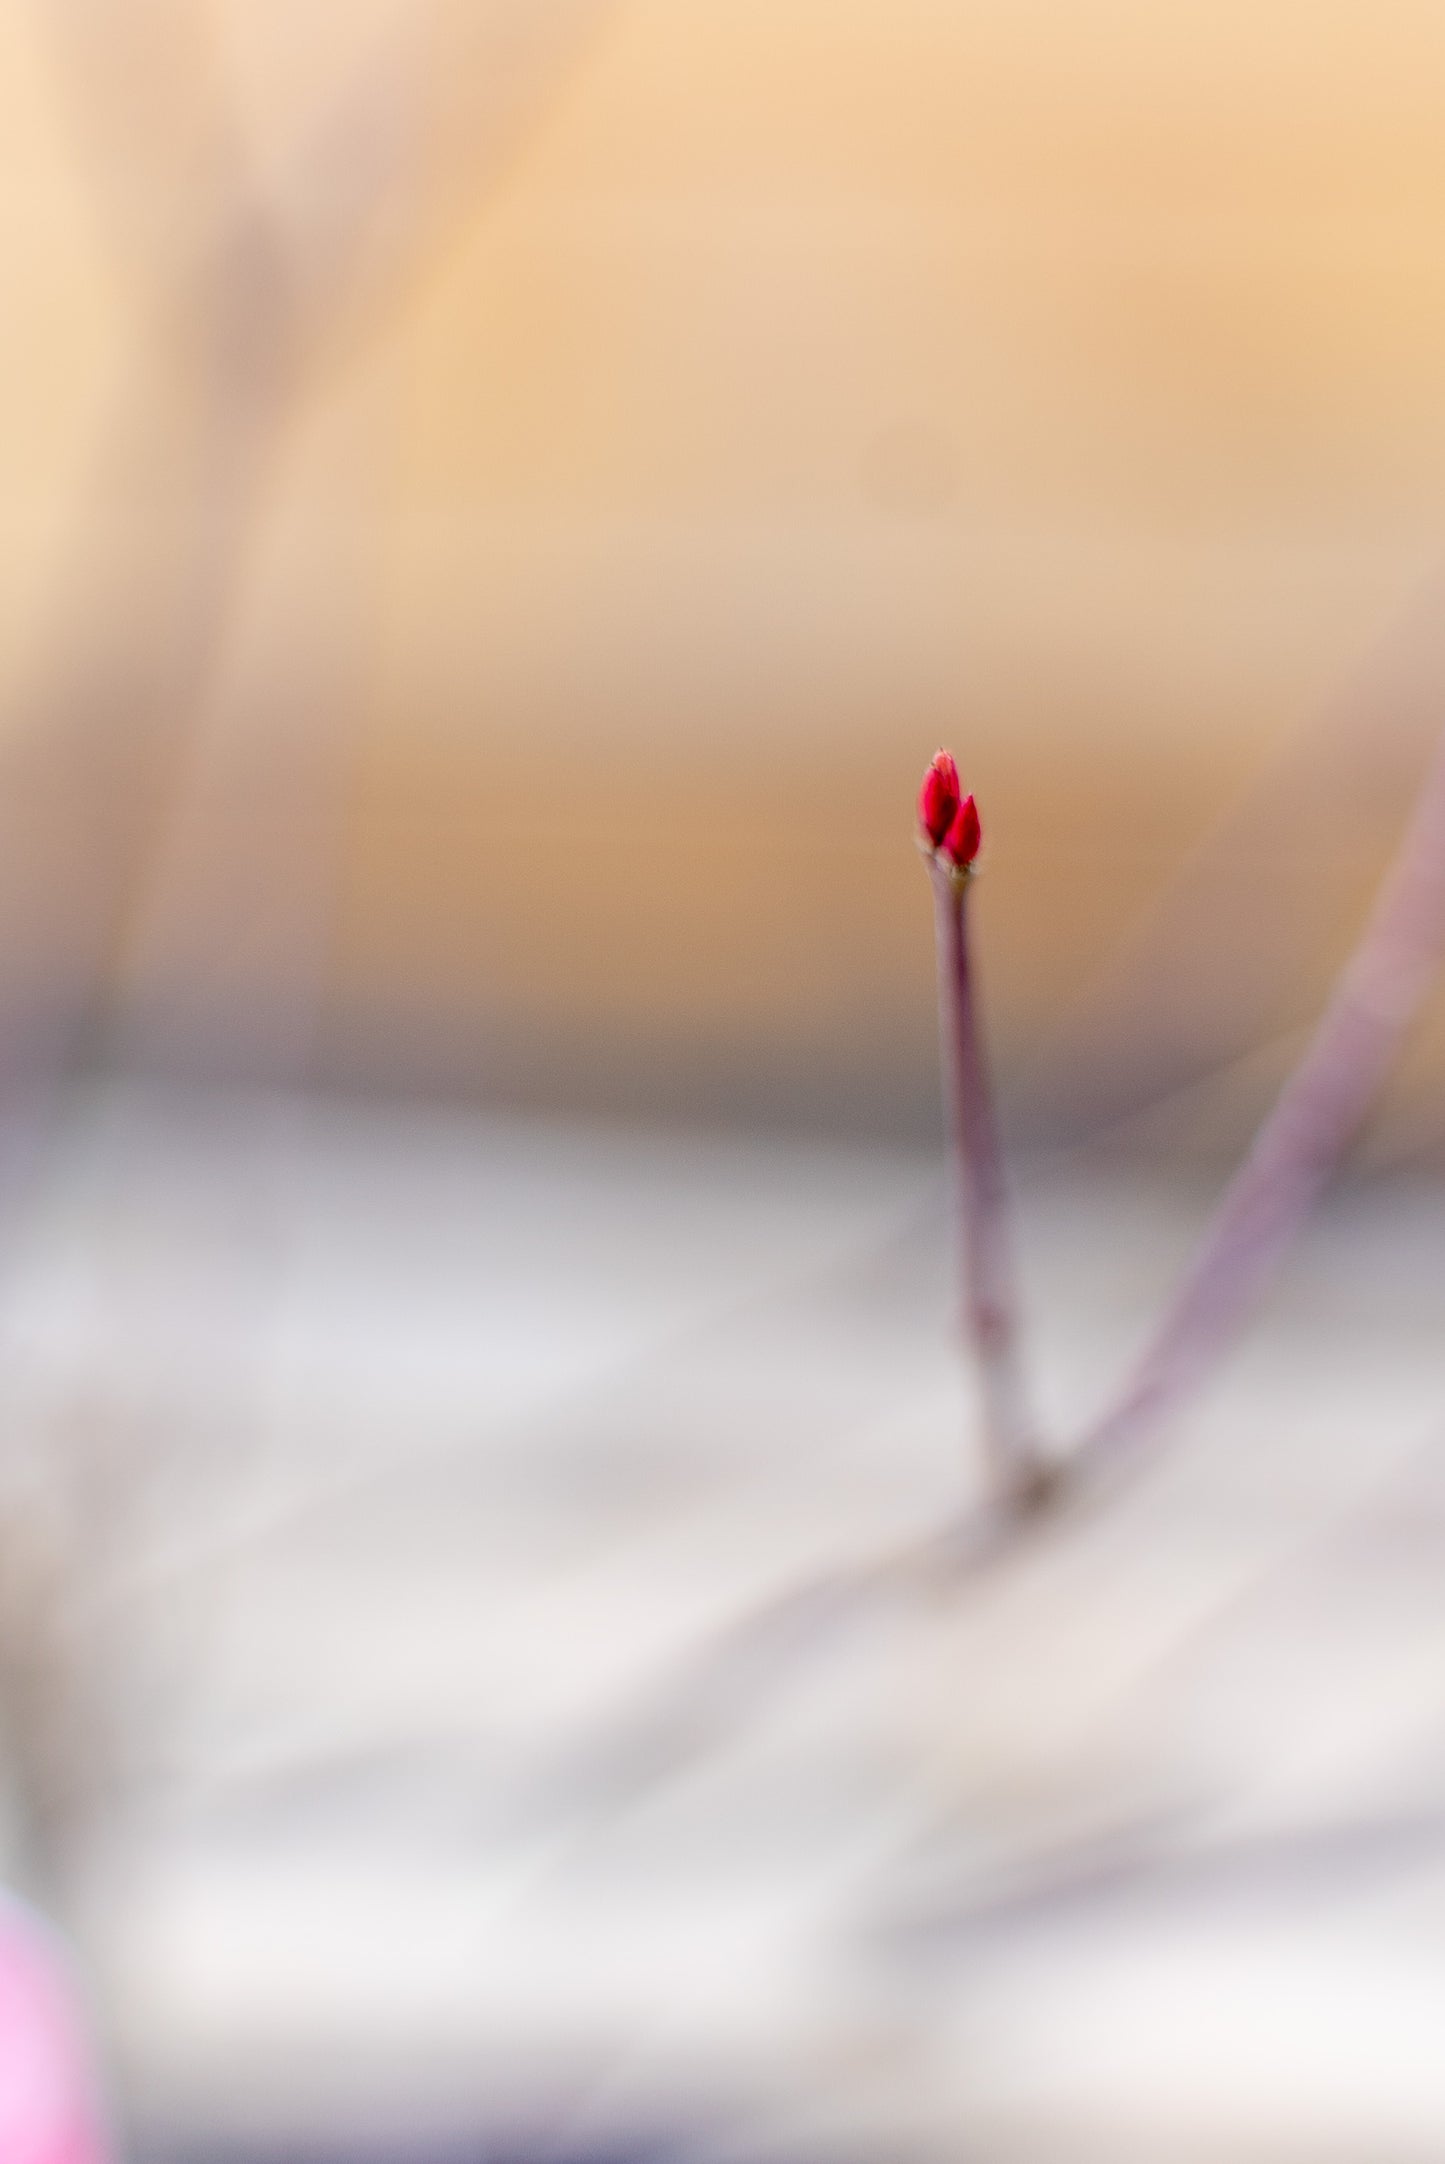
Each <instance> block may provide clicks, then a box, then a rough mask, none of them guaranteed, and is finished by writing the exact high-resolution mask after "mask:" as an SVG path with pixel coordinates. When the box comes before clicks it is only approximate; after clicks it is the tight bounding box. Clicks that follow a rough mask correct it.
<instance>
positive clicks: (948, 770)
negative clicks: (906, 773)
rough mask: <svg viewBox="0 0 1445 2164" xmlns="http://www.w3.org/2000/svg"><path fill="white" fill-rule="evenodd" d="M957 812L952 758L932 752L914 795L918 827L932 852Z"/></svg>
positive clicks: (955, 772)
mask: <svg viewBox="0 0 1445 2164" xmlns="http://www.w3.org/2000/svg"><path fill="white" fill-rule="evenodd" d="M958 808H959V799H958V768H957V767H956V766H955V765H954V763H953V754H952V752H947V751H936V752H935V753H934V755H933V759H932V762H931V764H930V766H929V769H928V772H927V773H926V774H925V775H924V777H923V787H922V788H921V789H920V790H919V792H918V824H919V825H920V826H921V827H922V829H923V831H924V833H925V835H926V836H927V837H928V841H929V844H930V846H931V847H932V848H934V849H939V848H941V847H942V845H943V839H944V836H945V835H946V834H947V832H948V830H949V828H950V826H951V825H952V824H953V819H954V815H955V813H956V812H957V811H958Z"/></svg>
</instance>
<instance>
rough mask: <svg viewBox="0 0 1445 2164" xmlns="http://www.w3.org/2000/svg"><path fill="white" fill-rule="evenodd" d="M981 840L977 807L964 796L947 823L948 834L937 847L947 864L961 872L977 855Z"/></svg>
mask: <svg viewBox="0 0 1445 2164" xmlns="http://www.w3.org/2000/svg"><path fill="white" fill-rule="evenodd" d="M982 840H983V828H982V826H981V825H980V824H979V817H978V806H977V805H976V804H975V803H974V801H973V798H972V796H971V795H970V796H966V797H965V798H964V800H963V802H962V803H961V804H960V805H959V807H958V810H957V811H956V812H955V813H954V815H953V817H952V819H951V820H950V821H949V825H948V832H947V833H946V834H945V835H944V837H943V840H942V841H941V842H940V843H939V845H938V846H939V848H940V849H941V850H942V852H943V854H944V855H945V856H946V857H947V859H948V861H949V863H950V864H955V865H957V866H958V868H959V870H960V871H963V870H965V869H966V868H967V867H968V866H969V865H970V864H972V862H973V860H974V858H975V857H976V856H977V855H978V851H979V844H980V843H981V842H982Z"/></svg>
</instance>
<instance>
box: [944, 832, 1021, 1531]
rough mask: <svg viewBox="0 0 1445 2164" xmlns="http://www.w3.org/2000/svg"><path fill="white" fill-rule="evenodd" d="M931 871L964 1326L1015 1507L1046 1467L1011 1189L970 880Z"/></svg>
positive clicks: (991, 1448)
mask: <svg viewBox="0 0 1445 2164" xmlns="http://www.w3.org/2000/svg"><path fill="white" fill-rule="evenodd" d="M929 870H930V873H931V876H932V879H933V899H934V908H935V913H936V920H937V931H938V941H937V947H938V1012H939V1022H940V1033H941V1037H942V1048H943V1068H944V1088H945V1095H946V1102H947V1109H948V1118H949V1126H950V1129H951V1132H952V1140H953V1160H954V1177H955V1179H956V1181H957V1187H958V1228H959V1248H960V1260H961V1262H962V1268H963V1289H964V1308H963V1324H964V1332H965V1335H966V1337H967V1339H968V1341H969V1343H970V1344H971V1346H972V1348H973V1355H974V1363H975V1369H976V1373H977V1376H978V1385H979V1392H980V1396H981V1399H982V1413H983V1448H984V1456H985V1461H986V1465H987V1470H988V1476H989V1482H990V1486H991V1488H992V1490H993V1493H994V1497H995V1499H996V1500H997V1501H999V1502H1001V1503H1003V1504H1004V1505H1005V1506H1007V1507H1009V1508H1017V1507H1020V1506H1023V1505H1026V1504H1028V1503H1030V1502H1032V1501H1035V1500H1036V1499H1037V1498H1038V1496H1039V1494H1040V1492H1041V1490H1042V1488H1043V1486H1044V1484H1045V1477H1046V1474H1045V1461H1044V1460H1043V1458H1042V1456H1041V1455H1040V1452H1039V1447H1038V1438H1037V1430H1036V1428H1035V1426H1034V1423H1033V1421H1032V1419H1031V1418H1030V1415H1029V1412H1028V1408H1027V1399H1026V1393H1025V1390H1024V1385H1023V1374H1022V1365H1021V1362H1020V1358H1019V1324H1018V1300H1017V1296H1016V1292H1015V1286H1014V1264H1013V1245H1012V1240H1011V1236H1010V1228H1009V1206H1008V1191H1007V1184H1006V1182H1005V1179H1004V1169H1003V1156H1002V1152H1001V1151H1000V1148H999V1138H998V1125H997V1122H996V1119H995V1117H994V1107H993V1092H992V1089H991V1087H990V1083H989V1071H988V1061H987V1059H986V1057H985V1054H984V1045H983V1030H982V1024H981V1021H980V1016H979V1001H978V997H977V993H976V989H975V984H974V975H973V967H972V962H971V959H970V955H969V943H968V894H969V889H970V887H971V886H972V884H973V882H972V879H971V877H970V876H969V875H968V874H967V873H963V874H955V873H953V872H952V871H951V870H950V869H949V867H948V866H947V865H945V864H944V863H943V862H942V861H941V860H940V859H939V858H938V857H934V858H932V860H931V861H930V865H929Z"/></svg>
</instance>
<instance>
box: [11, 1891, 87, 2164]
mask: <svg viewBox="0 0 1445 2164" xmlns="http://www.w3.org/2000/svg"><path fill="white" fill-rule="evenodd" d="M109 2159H110V2151H109V2149H108V2147H107V2144H106V2142H105V2140H104V2137H103V2135H102V2132H101V2125H100V2114H99V2110H98V2108H97V2103H96V2089H95V2081H94V2075H93V2071H92V2066H91V2059H90V2051H89V2047H88V2044H87V2040H86V2033H85V2023H84V2020H83V2017H82V2015H81V2011H80V2006H79V2002H78V1999H77V1995H76V1992H75V1989H74V1987H73V1985H72V1984H71V1982H70V1979H69V1977H68V1975H67V1973H66V1966H65V1962H64V1958H63V1956H62V1954H61V1952H60V1949H59V1947H58V1945H57V1943H56V1941H55V1940H54V1939H53V1938H52V1937H51V1934H50V1933H49V1932H48V1931H47V1930H46V1928H45V1926H44V1925H43V1924H42V1923H41V1922H40V1921H39V1919H38V1918H35V1917H32V1916H30V1915H29V1914H28V1913H27V1912H26V1910H25V1909H23V1908H22V1907H21V1906H20V1905H19V1904H18V1903H17V1902H14V1901H11V1900H7V1899H5V1898H4V1897H0V2164H109Z"/></svg>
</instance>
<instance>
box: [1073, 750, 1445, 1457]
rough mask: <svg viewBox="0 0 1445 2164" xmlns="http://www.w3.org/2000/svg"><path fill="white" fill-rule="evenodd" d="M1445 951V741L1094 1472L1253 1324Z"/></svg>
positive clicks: (1095, 1452) (1093, 1443)
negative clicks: (1260, 1299) (1360, 929)
mask: <svg viewBox="0 0 1445 2164" xmlns="http://www.w3.org/2000/svg"><path fill="white" fill-rule="evenodd" d="M1442 941H1445V735H1442V737H1441V740H1440V744H1439V746H1438V747H1437V749H1436V752H1435V756H1434V760H1433V762H1432V764H1431V767H1430V771H1429V773H1428V774H1427V776H1426V779H1425V783H1424V786H1423V788H1422V790H1421V792H1420V796H1419V799H1418V801H1417V803H1416V806H1415V810H1414V813H1413V815H1412V816H1411V819H1410V823H1409V826H1408V827H1407V828H1406V831H1405V835H1404V838H1403V840H1402V841H1401V843H1400V846H1399V849H1398V851H1397V852H1396V856H1395V859H1394V862H1393V864H1392V865H1391V868H1390V870H1389V872H1388V874H1387V876H1386V879H1385V883H1384V886H1383V887H1382V888H1381V890H1380V894H1379V897H1378V899H1377V901H1376V903H1375V906H1374V909H1373V910H1372V912H1371V914H1370V919H1369V922H1368V924H1367V925H1366V927H1365V931H1364V933H1363V935H1362V937H1361V939H1360V942H1359V945H1358V946H1357V947H1356V949H1355V951H1354V954H1353V955H1352V956H1351V958H1350V960H1349V962H1348V963H1347V964H1346V966H1345V969H1344V971H1343V972H1342V974H1341V976H1340V978H1339V981H1338V983H1337V985H1336V987H1335V990H1334V993H1333V995H1332V997H1331V999H1330V1002H1329V1005H1328V1006H1327V1007H1326V1009H1325V1012H1324V1014H1323V1015H1322V1017H1321V1019H1320V1022H1319V1025H1318V1027H1317V1028H1316V1031H1315V1034H1314V1036H1313V1038H1312V1039H1311V1040H1310V1043H1309V1046H1308V1048H1307V1050H1306V1051H1305V1054H1304V1056H1303V1058H1302V1059H1301V1061H1300V1063H1299V1065H1298V1066H1297V1067H1296V1068H1295V1070H1294V1072H1293V1073H1292V1074H1291V1075H1290V1077H1289V1079H1288V1080H1287V1081H1286V1083H1285V1085H1284V1088H1283V1089H1282V1090H1281V1092H1280V1094H1279V1097H1278V1098H1277V1099H1276V1101H1275V1104H1274V1107H1273V1109H1272V1111H1271V1112H1270V1113H1269V1115H1268V1116H1267V1118H1266V1119H1265V1122H1264V1125H1263V1126H1262V1127H1261V1128H1260V1130H1259V1132H1258V1134H1257V1135H1256V1137H1255V1139H1254V1143H1253V1145H1252V1147H1251V1149H1250V1151H1249V1155H1248V1156H1247V1157H1246V1158H1245V1160H1244V1163H1243V1164H1242V1165H1241V1166H1240V1168H1239V1170H1238V1172H1237V1173H1236V1174H1235V1175H1234V1178H1233V1179H1232V1180H1231V1181H1230V1183H1229V1186H1228V1187H1227V1188H1226V1189H1225V1192H1224V1196H1223V1199H1222V1201H1221V1202H1220V1205H1219V1208H1218V1209H1217V1210H1216V1212H1215V1214H1214V1217H1213V1219H1212V1221H1211V1223H1210V1225H1209V1228H1208V1230H1207V1231H1206V1233H1205V1235H1204V1239H1203V1242H1202V1244H1201V1246H1200V1249H1199V1252H1198V1255H1197V1256H1196V1258H1195V1261H1194V1263H1193V1265H1192V1267H1191V1268H1190V1269H1189V1271H1188V1273H1187V1274H1186V1276H1185V1278H1184V1281H1183V1284H1182V1285H1181V1286H1180V1288H1179V1290H1178V1292H1177V1293H1176V1294H1175V1297H1174V1300H1173V1302H1172V1304H1171V1305H1170V1307H1169V1309H1168V1310H1167V1312H1166V1314H1165V1316H1164V1320H1163V1322H1162V1323H1161V1324H1160V1326H1159V1328H1158V1330H1157V1331H1156V1333H1155V1335H1154V1337H1153V1338H1152V1339H1151V1341H1150V1343H1149V1344H1148V1346H1147V1347H1146V1349H1145V1351H1144V1354H1143V1356H1142V1358H1141V1359H1140V1361H1139V1362H1138V1364H1137V1366H1136V1367H1135V1369H1134V1371H1133V1373H1132V1375H1131V1376H1130V1378H1129V1380H1128V1382H1127V1384H1126V1385H1125V1388H1124V1390H1123V1391H1122V1392H1121V1394H1120V1395H1119V1397H1118V1398H1117V1400H1116V1401H1115V1402H1114V1404H1113V1405H1112V1406H1111V1407H1110V1408H1109V1409H1108V1410H1107V1411H1106V1412H1105V1413H1104V1415H1103V1417H1102V1418H1101V1419H1100V1420H1099V1421H1097V1422H1096V1424H1095V1425H1094V1427H1093V1428H1092V1429H1091V1430H1090V1431H1089V1432H1088V1433H1087V1434H1086V1435H1085V1437H1084V1438H1083V1441H1082V1442H1081V1443H1080V1445H1079V1446H1078V1450H1077V1452H1076V1454H1075V1456H1076V1462H1077V1463H1078V1464H1079V1465H1081V1467H1082V1468H1083V1469H1085V1470H1091V1469H1092V1468H1093V1467H1094V1466H1095V1464H1096V1463H1097V1462H1098V1461H1099V1460H1101V1459H1104V1458H1109V1457H1112V1456H1114V1455H1115V1454H1116V1453H1117V1452H1119V1451H1121V1450H1123V1449H1127V1447H1128V1446H1129V1445H1130V1444H1133V1443H1136V1442H1138V1441H1141V1440H1142V1439H1143V1438H1144V1436H1145V1434H1146V1432H1147V1430H1148V1429H1149V1428H1151V1427H1152V1426H1153V1425H1154V1424H1155V1423H1156V1422H1157V1421H1158V1420H1159V1418H1161V1417H1162V1415H1163V1414H1164V1413H1165V1412H1166V1411H1167V1410H1168V1409H1169V1407H1170V1406H1171V1405H1172V1404H1173V1403H1174V1401H1175V1400H1176V1399H1178V1398H1179V1397H1180V1396H1182V1395H1183V1394H1184V1392H1185V1391H1187V1390H1188V1389H1189V1387H1190V1386H1191V1384H1193V1383H1194V1382H1195V1381H1196V1380H1197V1378H1198V1377H1199V1375H1200V1373H1201V1371H1202V1370H1203V1369H1204V1368H1205V1367H1206V1366H1207V1364H1208V1362H1209V1361H1210V1359H1211V1358H1212V1357H1213V1356H1214V1355H1215V1354H1216V1353H1217V1352H1218V1351H1219V1350H1220V1349H1221V1348H1222V1347H1223V1346H1224V1345H1225V1344H1226V1343H1227V1341H1228V1339H1229V1338H1230V1337H1231V1335H1232V1334H1233V1333H1234V1331H1235V1330H1236V1329H1237V1328H1238V1326H1239V1324H1240V1323H1241V1322H1242V1321H1243V1320H1244V1317H1245V1315H1246V1314H1247V1313H1248V1311H1249V1309H1250V1307H1251V1306H1252V1305H1253V1303H1254V1301H1255V1299H1256V1297H1257V1295H1258V1294H1259V1292H1260V1290H1261V1289H1262V1287H1263V1285H1264V1284H1265V1282H1266V1281H1267V1279H1268V1278H1269V1276H1270V1275H1271V1273H1272V1272H1273V1270H1274V1269H1275V1267H1276V1266H1277V1264H1278V1262H1279V1260H1280V1258H1281V1256H1282V1254H1283V1252H1284V1250H1285V1248H1286V1247H1287V1245H1288V1243H1289V1241H1290V1239H1291V1237H1292V1236H1293V1234H1294V1233H1295V1232H1296V1230H1297V1229H1298V1227H1299V1225H1300V1223H1301V1221H1302V1219H1303V1218H1304V1216H1305V1214H1306V1213H1307V1211H1308V1210H1309V1208H1310V1206H1311V1204H1312V1203H1313V1202H1314V1200H1315V1198H1316V1196H1317V1195H1318V1194H1319V1191H1320V1189H1321V1187H1322V1186H1323V1185H1324V1183H1325V1181H1326V1179H1327V1178H1328V1176H1329V1174H1330V1172H1331V1170H1332V1169H1333V1167H1334V1164H1335V1162H1336V1161H1337V1159H1338V1158H1339V1156H1340V1154H1341V1152H1342V1151H1343V1150H1344V1148H1345V1147H1346V1145H1347V1144H1348V1142H1349V1141H1350V1139H1351V1137H1352V1136H1353V1134H1354V1133H1355V1131H1356V1129H1357V1128H1358V1126H1359V1124H1360V1122H1361V1121H1362V1119H1363V1118H1364V1116H1365V1113H1366V1112H1367V1111H1368V1109H1369V1105H1370V1101H1371V1099H1372V1098H1373V1097H1374V1095H1375V1092H1376V1091H1377V1090H1378V1089H1379V1087H1380V1085H1381V1083H1382V1082H1383V1081H1384V1079H1385V1077H1386V1075H1387V1074H1388V1072H1389V1069H1390V1067H1391V1065H1392V1063H1393V1061H1394V1059H1395V1056H1396V1054H1397V1052H1398V1051H1399V1048H1400V1043H1401V1040H1402V1038H1403V1037H1404V1034H1405V1031H1406V1030H1407V1029H1408V1027H1409V1025H1410V1023H1411V1022H1412V1021H1413V1020H1414V1018H1415V1015H1416V1013H1417V1011H1418V1009H1419V1006H1420V1003H1421V1001H1422V999H1423V998H1424V996H1425V994H1426V992H1427V991H1428V990H1429V988H1430V985H1431V983H1432V981H1433V979H1434V976H1435V973H1436V970H1437V968H1438V966H1439V960H1440V948H1441V944H1442Z"/></svg>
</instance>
